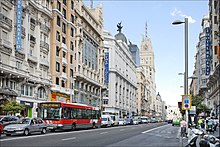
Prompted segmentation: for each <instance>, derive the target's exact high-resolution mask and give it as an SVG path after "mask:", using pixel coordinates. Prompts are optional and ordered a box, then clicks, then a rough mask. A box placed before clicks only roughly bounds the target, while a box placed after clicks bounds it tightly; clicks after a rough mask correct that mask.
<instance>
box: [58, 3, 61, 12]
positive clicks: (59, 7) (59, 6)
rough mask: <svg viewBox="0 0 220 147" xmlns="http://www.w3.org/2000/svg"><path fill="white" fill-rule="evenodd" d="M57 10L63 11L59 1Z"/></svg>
mask: <svg viewBox="0 0 220 147" xmlns="http://www.w3.org/2000/svg"><path fill="white" fill-rule="evenodd" d="M57 9H58V10H59V11H61V4H60V2H59V1H57Z"/></svg>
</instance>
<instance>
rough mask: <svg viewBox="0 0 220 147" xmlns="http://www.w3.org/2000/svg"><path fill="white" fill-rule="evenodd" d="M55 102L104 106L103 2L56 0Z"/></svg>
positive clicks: (53, 27) (53, 42)
mask: <svg viewBox="0 0 220 147" xmlns="http://www.w3.org/2000/svg"><path fill="white" fill-rule="evenodd" d="M52 7H53V12H52V14H53V18H54V19H53V21H52V23H51V36H52V37H51V40H50V42H51V56H50V57H51V62H50V66H51V70H50V71H51V77H52V88H51V95H50V100H51V101H64V102H78V103H83V104H88V105H93V106H100V102H101V101H100V99H101V94H102V91H103V87H104V86H103V84H104V78H103V75H104V69H103V66H104V49H103V36H102V33H103V16H102V5H101V4H100V5H99V6H98V7H97V8H88V7H87V6H85V5H84V3H83V2H82V0H78V1H75V0H56V1H53V4H52Z"/></svg>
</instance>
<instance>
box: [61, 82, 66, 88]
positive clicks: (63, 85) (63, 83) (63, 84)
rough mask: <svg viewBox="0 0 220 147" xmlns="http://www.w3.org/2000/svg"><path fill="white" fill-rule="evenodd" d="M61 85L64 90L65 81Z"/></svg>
mask: <svg viewBox="0 0 220 147" xmlns="http://www.w3.org/2000/svg"><path fill="white" fill-rule="evenodd" d="M61 84H62V85H61V86H62V87H64V88H65V81H64V80H62V83H61Z"/></svg>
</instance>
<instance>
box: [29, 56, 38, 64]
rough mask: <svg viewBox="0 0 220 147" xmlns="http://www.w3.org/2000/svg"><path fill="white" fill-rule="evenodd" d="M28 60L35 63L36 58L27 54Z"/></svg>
mask: <svg viewBox="0 0 220 147" xmlns="http://www.w3.org/2000/svg"><path fill="white" fill-rule="evenodd" d="M28 60H30V61H32V62H34V63H37V57H36V56H34V55H31V54H28Z"/></svg>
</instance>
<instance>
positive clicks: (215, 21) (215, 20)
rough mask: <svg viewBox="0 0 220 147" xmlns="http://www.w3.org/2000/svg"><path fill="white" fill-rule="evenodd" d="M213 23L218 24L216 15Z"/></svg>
mask: <svg viewBox="0 0 220 147" xmlns="http://www.w3.org/2000/svg"><path fill="white" fill-rule="evenodd" d="M214 24H218V21H217V16H214Z"/></svg>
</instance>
